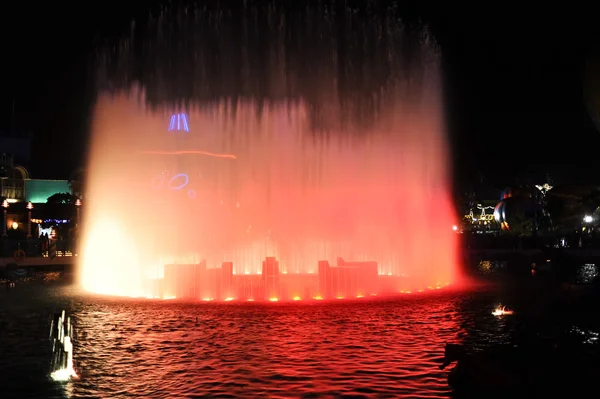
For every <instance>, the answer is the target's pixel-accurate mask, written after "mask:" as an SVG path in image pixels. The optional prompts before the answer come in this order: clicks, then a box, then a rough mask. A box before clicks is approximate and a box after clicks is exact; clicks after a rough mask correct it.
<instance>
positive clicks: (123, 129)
mask: <svg viewBox="0 0 600 399" xmlns="http://www.w3.org/2000/svg"><path fill="white" fill-rule="evenodd" d="M324 4H325V5H324ZM327 4H329V3H327V2H319V4H318V5H315V6H311V7H308V8H306V9H303V10H302V11H301V12H300V11H297V12H298V14H294V13H292V14H290V13H289V12H288V11H285V12H284V11H283V10H282V9H280V8H278V7H277V6H273V5H271V6H264V7H263V6H248V9H244V11H243V12H241V14H240V13H227V12H223V10H221V11H218V10H212V9H202V10H196V11H194V12H190V11H189V10H188V11H186V12H183V11H181V12H179V11H177V10H175V11H171V12H164V13H162V14H161V15H160V17H159V18H157V19H156V20H151V21H149V22H148V23H147V24H146V25H144V30H142V31H141V32H136V36H135V37H137V38H139V37H140V36H141V37H143V38H144V39H143V40H144V42H143V43H144V46H142V47H143V48H145V50H144V51H145V52H144V53H143V54H139V53H135V52H134V50H132V49H135V48H138V47H139V46H138V47H136V46H135V45H134V43H133V42H132V41H133V40H134V39H133V38H134V36H133V35H132V36H131V37H130V38H127V39H126V40H125V41H124V44H123V45H122V46H120V47H119V48H121V53H118V54H110V53H103V58H101V61H102V62H100V68H99V70H100V73H99V82H100V85H101V86H100V87H101V88H103V87H111V89H110V90H101V92H100V94H99V96H98V101H97V104H96V108H95V112H94V122H93V125H92V131H93V135H92V137H93V138H92V146H91V154H90V158H89V168H88V171H89V172H88V181H87V190H88V192H87V197H88V200H87V201H86V202H87V209H86V213H85V220H84V222H85V226H84V227H85V239H84V243H83V244H84V245H83V254H82V260H81V268H82V273H81V282H82V284H83V286H84V287H85V288H86V289H88V290H90V291H93V292H97V293H104V294H111V295H128V296H152V297H163V298H171V297H186V298H196V299H205V300H211V299H217V300H229V299H244V300H254V299H257V300H259V299H264V300H267V299H270V300H272V301H275V300H287V299H290V300H291V299H295V300H298V299H308V298H316V299H321V298H348V297H353V298H354V297H358V298H362V297H365V296H369V295H374V294H378V293H389V292H406V293H408V292H417V291H424V290H427V289H434V288H439V287H441V286H444V285H446V284H448V283H450V282H452V281H454V278H455V270H456V259H457V257H456V242H455V237H456V233H455V232H453V231H452V229H451V226H452V225H453V224H454V216H453V212H452V209H453V206H452V201H451V196H450V192H449V176H450V174H449V167H448V166H449V160H448V147H447V143H446V139H445V129H444V123H443V120H444V116H443V104H442V102H441V89H440V86H441V85H440V76H439V74H440V71H439V57H438V52H437V48H436V46H435V44H434V43H432V41H431V39H430V37H429V36H428V35H427V34H426V33H423V31H419V32H418V33H417V34H415V35H413V36H410V35H408V34H407V33H406V31H407V30H406V29H404V28H403V27H401V26H398V22H397V21H398V18H393V16H392V17H391V16H386V17H381V16H380V15H384V14H385V13H384V14H379V13H375V14H373V15H371V17H372V18H371V19H369V18H367V19H366V20H365V21H369V22H368V23H367V22H361V21H363V20H362V19H361V20H356V18H357V17H356V12H354V11H352V10H344V12H341V13H340V12H337V13H332V12H331V9H329V8H328V6H327ZM338 11H339V10H338ZM361 12H365V13H369V12H371V11H369V10H363V11H361ZM386 15H387V14H386ZM390 15H391V14H390ZM216 16H219V18H216ZM173 18H177V20H178V21H179V22H178V24H177V26H178V27H177V29H175V28H173V25H172V24H169V21H170V20H172V19H173ZM351 28H352V30H349V29H351ZM140 29H141V28H140ZM165 38H170V39H168V40H166V39H165ZM171 42H175V43H177V46H176V47H172V46H170V45H168V43H171ZM411 43H412V44H411ZM191 49H194V51H193V52H191ZM407 49H408V50H407ZM190 54H193V56H192V55H190ZM125 59H127V60H128V62H127V63H126V62H124V61H123V60H125ZM132 60H135V62H136V64H132ZM165 60H168V62H166V61H165ZM140 71H141V72H140ZM182 77H185V79H184V78H182ZM136 82H140V84H137V83H136ZM104 83H106V85H104ZM114 87H117V88H119V87H120V88H121V89H120V90H115V89H114Z"/></svg>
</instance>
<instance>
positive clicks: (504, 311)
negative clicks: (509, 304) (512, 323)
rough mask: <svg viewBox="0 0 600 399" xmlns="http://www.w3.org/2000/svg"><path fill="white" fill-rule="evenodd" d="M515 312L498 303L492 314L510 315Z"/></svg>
mask: <svg viewBox="0 0 600 399" xmlns="http://www.w3.org/2000/svg"><path fill="white" fill-rule="evenodd" d="M513 313H514V311H512V310H510V309H507V308H506V306H502V305H498V306H497V307H496V308H495V309H494V311H493V312H492V314H493V315H494V316H510V315H512V314H513Z"/></svg>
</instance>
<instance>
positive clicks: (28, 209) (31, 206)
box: [25, 201, 33, 240]
mask: <svg viewBox="0 0 600 399" xmlns="http://www.w3.org/2000/svg"><path fill="white" fill-rule="evenodd" d="M25 208H27V211H28V212H27V239H28V240H30V239H31V210H32V209H33V204H32V203H31V201H29V202H28V203H27V206H26V207H25Z"/></svg>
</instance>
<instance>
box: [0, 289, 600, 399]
mask: <svg viewBox="0 0 600 399" xmlns="http://www.w3.org/2000/svg"><path fill="white" fill-rule="evenodd" d="M532 281H534V279H532V280H531V281H525V282H520V283H513V282H511V283H510V284H508V283H506V282H505V283H501V284H495V285H486V286H483V287H479V288H477V289H471V290H468V291H462V292H450V291H446V292H441V291H440V292H436V293H435V294H432V295H428V296H406V297H403V298H394V299H374V300H371V299H369V300H357V301H354V302H341V301H339V302H317V303H313V304H295V303H294V304H284V303H267V304H260V303H241V304H235V303H226V304H212V303H197V304H189V303H188V304H186V303H177V302H156V301H149V300H132V299H127V300H117V299H111V298H99V297H93V296H89V295H85V294H81V293H80V292H78V291H77V289H76V288H74V287H72V286H68V285H65V284H60V283H56V282H51V283H36V284H23V285H17V287H16V288H15V289H12V290H10V291H4V290H2V291H0V304H1V305H0V362H1V363H0V381H2V383H1V384H0V385H1V386H2V387H1V388H0V389H1V394H0V397H2V398H13V397H14V398H68V397H73V398H85V397H90V398H92V397H93V398H118V397H144V398H185V397H210V398H225V397H232V398H233V397H239V398H266V397H272V398H295V397H297V398H316V397H324V398H327V397H336V398H342V397H347V398H363V397H364V398H385V397H389V398H392V397H414V398H419V397H421V398H425V397H427V398H434V397H448V396H449V394H450V390H449V388H448V386H447V380H446V378H447V371H440V370H439V369H438V365H439V364H440V362H441V357H442V355H443V346H444V344H445V343H446V342H461V343H465V344H466V345H469V346H470V347H473V348H476V349H477V348H479V349H481V348H485V347H486V346H489V345H493V344H496V343H506V342H510V341H511V339H512V337H513V332H514V331H515V330H516V329H517V328H518V326H520V325H522V324H523V323H533V322H535V323H538V324H544V323H545V325H546V327H545V328H546V330H547V331H551V330H559V329H562V330H565V329H573V328H575V327H576V328H577V329H579V331H580V332H581V335H582V340H588V341H589V343H590V344H591V345H594V344H595V343H594V342H593V341H595V340H594V338H593V337H594V333H597V331H598V330H595V331H594V330H593V328H592V329H591V330H590V328H591V327H590V326H588V325H585V323H583V321H582V322H581V323H579V322H578V321H577V319H580V320H588V317H587V316H586V315H584V314H583V313H577V312H575V313H573V312H568V311H565V312H564V313H565V315H563V316H559V315H558V313H556V312H557V310H556V309H555V308H552V306H551V305H549V301H548V300H547V299H548V295H546V300H544V301H542V300H540V298H539V295H538V293H537V292H536V290H539V287H537V288H536V285H535V283H534V282H532ZM545 289H546V288H545ZM498 303H503V304H506V305H509V306H511V307H513V308H514V310H515V314H514V315H513V316H509V317H504V318H497V317H495V316H492V315H491V311H492V310H493V308H494V307H495V306H496V305H497V304H498ZM63 308H64V309H66V310H67V312H69V313H71V315H72V316H73V318H74V320H75V325H76V333H77V334H76V338H77V339H76V341H75V362H76V369H77V371H78V373H79V374H80V379H78V380H74V381H72V382H69V383H56V382H53V381H51V380H50V379H49V377H48V367H49V356H50V347H49V342H48V332H49V317H50V315H51V313H52V312H54V311H59V310H61V309H63ZM553 312H554V313H553ZM553 314H554V315H553ZM574 314H575V316H573V315H574ZM567 315H571V317H569V316H567ZM196 318H198V323H196ZM578 323H579V324H578Z"/></svg>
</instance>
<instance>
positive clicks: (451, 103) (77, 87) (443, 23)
mask: <svg viewBox="0 0 600 399" xmlns="http://www.w3.org/2000/svg"><path fill="white" fill-rule="evenodd" d="M436 3H438V2H428V1H421V2H416V3H415V4H418V6H407V5H403V7H405V8H406V13H408V14H412V15H419V16H421V17H422V19H423V21H424V22H426V23H428V24H429V25H430V26H431V28H432V30H433V32H434V35H435V36H436V38H437V40H438V41H439V42H440V44H441V47H442V52H443V57H444V73H445V81H446V97H447V107H448V118H449V130H450V134H451V136H452V141H453V145H454V151H453V153H454V158H455V174H456V175H457V178H458V180H459V181H460V182H463V181H465V182H470V181H475V180H477V179H478V177H479V176H480V175H484V176H486V177H487V178H488V179H490V180H492V181H495V182H497V184H499V185H502V184H509V183H512V181H513V180H514V178H515V177H517V176H520V175H523V174H527V173H530V174H540V175H543V174H544V173H546V172H548V173H551V174H552V175H553V176H554V177H555V178H557V179H563V180H564V179H569V178H573V177H574V176H579V175H581V176H583V177H584V178H587V177H588V176H589V177H591V178H593V177H594V176H595V175H596V172H598V171H599V170H598V169H600V168H599V167H598V166H597V164H598V163H597V162H596V155H595V154H596V151H597V149H598V148H599V144H600V132H599V131H598V130H597V129H596V128H595V127H594V125H593V123H592V122H591V119H590V118H589V116H588V114H587V112H586V107H585V104H584V101H583V95H582V85H583V82H582V71H583V66H584V62H585V60H586V57H587V55H588V53H589V52H590V50H591V49H593V48H594V47H595V46H596V44H598V43H600V40H598V39H599V36H598V35H599V33H600V29H599V28H598V27H597V26H598V25H600V24H598V23H597V21H596V20H594V12H593V10H592V9H591V8H589V9H586V8H579V9H576V8H569V7H567V6H566V5H560V3H557V4H558V5H557V6H555V7H554V8H546V9H525V8H523V7H522V6H521V7H517V6H510V5H508V4H507V3H481V5H480V6H479V7H471V8H467V7H459V8H456V7H454V6H452V5H450V4H449V3H451V2H439V3H448V4H446V5H444V6H440V5H439V4H436ZM73 4H76V3H73ZM144 4H148V3H144ZM475 4H477V3H475ZM564 4H568V3H564ZM590 7H591V6H590ZM144 12H146V11H145V9H144V8H143V7H137V6H136V4H135V3H134V2H126V1H122V2H119V3H117V2H113V1H105V2H89V3H81V5H77V6H69V5H68V4H66V3H65V5H61V4H58V5H57V4H53V3H42V5H35V8H34V7H33V6H30V5H29V4H27V3H25V4H23V5H14V6H9V7H8V9H5V10H4V12H3V13H2V17H0V18H1V20H0V33H1V39H0V43H1V45H2V54H3V57H2V60H3V62H2V64H3V69H2V77H1V80H0V82H1V83H0V130H2V131H10V129H11V125H12V118H11V114H12V102H13V100H14V101H15V110H16V119H15V125H16V129H17V130H19V131H31V132H32V133H33V134H34V137H35V140H34V148H33V150H34V153H33V155H34V161H33V163H32V165H30V169H31V170H32V173H33V175H34V177H46V178H66V177H68V176H69V174H70V173H71V171H72V170H73V169H75V168H77V167H79V166H81V165H83V164H84V163H85V152H84V149H85V145H86V141H87V135H88V123H89V117H90V109H91V104H92V102H93V98H94V91H93V84H92V75H91V68H90V61H89V60H90V58H89V54H90V52H91V51H92V50H93V48H94V43H95V42H94V40H95V38H96V37H106V35H114V34H117V33H118V32H119V31H120V30H121V29H126V28H127V26H128V21H129V20H130V18H131V16H133V15H135V14H136V13H141V14H143V13H144ZM0 151H1V149H0Z"/></svg>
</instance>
